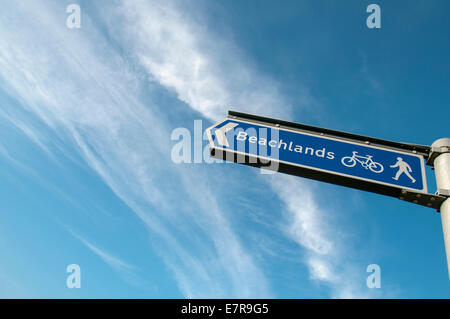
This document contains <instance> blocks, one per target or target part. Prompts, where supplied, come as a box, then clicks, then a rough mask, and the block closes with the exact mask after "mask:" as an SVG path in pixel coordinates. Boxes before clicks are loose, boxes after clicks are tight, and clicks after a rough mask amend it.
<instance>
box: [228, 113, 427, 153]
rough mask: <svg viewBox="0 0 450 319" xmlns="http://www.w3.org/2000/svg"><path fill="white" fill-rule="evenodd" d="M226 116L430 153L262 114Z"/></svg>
mask: <svg viewBox="0 0 450 319" xmlns="http://www.w3.org/2000/svg"><path fill="white" fill-rule="evenodd" d="M228 116H235V117H237V118H241V119H248V120H254V121H258V122H263V123H268V124H278V125H280V126H287V127H291V128H296V129H300V130H304V131H308V132H313V133H319V134H325V135H329V136H334V137H340V138H344V139H348V140H352V141H358V142H362V143H365V142H369V143H370V144H376V145H379V146H386V147H389V148H393V149H397V150H402V151H408V152H411V153H414V151H415V152H417V153H420V155H423V156H424V157H425V159H427V158H428V156H429V154H430V150H431V147H430V146H426V145H418V144H409V143H399V142H393V141H389V140H383V139H379V138H375V137H368V136H364V135H358V134H353V133H347V132H342V131H335V130H331V129H327V128H322V127H317V126H311V125H306V124H300V123H294V122H289V121H283V120H278V119H273V118H270V117H263V116H259V115H253V114H248V113H242V112H236V111H232V110H229V111H228Z"/></svg>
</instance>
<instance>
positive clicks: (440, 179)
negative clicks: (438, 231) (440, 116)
mask: <svg viewBox="0 0 450 319" xmlns="http://www.w3.org/2000/svg"><path fill="white" fill-rule="evenodd" d="M428 162H429V165H432V166H434V171H435V174H436V185H437V189H438V195H440V196H445V197H447V199H446V200H444V201H443V202H442V204H441V207H440V211H441V220H442V230H443V232H444V243H445V251H446V254H447V266H448V270H449V279H450V198H448V197H449V195H450V138H441V139H439V140H437V141H435V142H434V143H433V144H432V145H431V152H430V156H429V159H428Z"/></svg>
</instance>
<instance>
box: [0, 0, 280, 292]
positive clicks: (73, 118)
mask: <svg viewBox="0 0 450 319" xmlns="http://www.w3.org/2000/svg"><path fill="white" fill-rule="evenodd" d="M63 9H64V8H63V7H62V6H60V5H58V4H49V3H47V2H28V3H26V4H25V3H20V4H19V3H17V4H14V5H12V6H8V8H6V9H5V10H2V12H1V19H0V20H1V22H0V26H1V28H0V29H1V30H2V31H0V34H1V36H0V48H1V49H0V77H1V78H2V79H3V81H2V82H1V83H2V84H1V85H2V89H3V90H5V91H8V92H9V94H10V95H12V96H15V97H18V102H19V103H20V105H21V106H22V107H23V108H25V109H26V110H28V111H30V112H32V113H33V114H36V115H37V116H38V117H39V118H40V119H41V120H42V121H43V122H44V123H46V124H47V125H48V127H49V128H51V129H52V130H53V134H56V136H58V138H60V139H61V140H64V141H65V143H66V152H67V153H70V150H71V149H72V148H73V147H75V149H77V150H78V151H79V154H80V155H81V156H82V157H83V158H84V160H85V161H86V162H87V163H88V164H89V166H90V167H91V168H92V169H93V170H94V171H95V172H96V173H98V174H99V175H100V176H101V177H102V178H103V180H104V181H105V182H106V183H107V184H108V185H109V186H110V187H111V189H112V190H113V191H114V192H115V193H116V194H117V195H118V196H119V197H120V198H121V199H122V200H123V201H124V202H125V203H127V205H128V206H129V207H130V208H131V209H133V211H134V212H135V213H136V214H137V215H138V216H139V217H140V218H141V220H142V221H143V222H144V224H145V225H146V226H147V227H148V229H149V231H150V232H151V233H152V234H153V235H158V236H159V238H160V241H158V243H161V244H162V245H161V246H160V247H156V246H155V247H154V248H155V249H156V250H157V251H158V252H159V253H160V254H161V255H162V258H164V260H165V261H166V262H167V263H168V266H169V267H170V268H171V269H173V270H174V272H175V274H176V277H177V279H178V283H179V285H180V289H181V291H182V292H183V293H184V294H185V295H186V296H187V297H206V296H208V297H226V296H228V297H233V296H235V297H255V296H266V297H267V296H270V295H271V293H270V289H269V284H268V282H267V280H266V278H265V277H264V275H263V272H262V271H261V270H260V269H259V268H258V266H257V264H256V263H255V262H254V260H253V258H252V255H251V253H250V252H249V251H247V250H246V249H245V247H244V246H243V245H242V243H241V242H240V240H239V237H238V236H237V234H236V233H235V232H234V230H233V229H232V227H231V226H230V225H229V221H228V218H227V216H226V213H225V212H224V211H223V210H222V209H220V208H219V207H218V205H217V204H216V203H215V195H214V194H213V193H212V191H211V190H210V189H209V188H208V187H207V183H206V181H207V178H206V176H204V174H203V173H202V172H201V171H199V170H198V169H193V170H192V171H190V170H182V169H181V168H180V167H177V166H176V165H170V163H169V164H168V163H167V158H168V154H170V149H169V146H168V143H166V141H167V140H168V134H167V132H170V130H171V128H170V126H169V125H168V124H167V123H165V122H164V121H163V120H162V119H163V118H162V117H161V116H159V114H160V110H159V107H158V105H155V104H154V103H153V102H152V101H149V100H146V101H145V103H144V102H143V101H142V100H140V99H138V98H135V97H134V95H138V92H137V91H136V81H137V79H136V75H134V74H133V73H132V72H130V71H129V69H127V67H126V65H125V63H124V61H123V60H122V58H121V57H120V56H119V55H118V54H117V53H116V52H115V51H114V49H113V48H112V47H110V46H109V45H108V43H107V42H105V41H104V39H103V38H102V36H101V35H99V33H97V31H96V29H95V28H94V26H93V25H92V24H90V21H89V18H88V16H87V15H86V16H84V20H83V27H82V30H78V31H77V30H69V29H66V28H65V26H64V24H61V21H60V14H58V13H57V12H59V11H61V10H62V11H61V12H64V10H63ZM30 16H32V17H33V19H29V17H30ZM17 19H25V20H28V21H29V23H27V24H21V25H17V27H16V28H14V29H13V30H11V29H9V28H7V25H8V23H9V22H10V21H11V20H17ZM63 23H64V22H63ZM6 30H8V31H6ZM84 30H88V31H87V32H86V33H83V31H84ZM105 57H108V58H107V59H105ZM202 105H203V104H202ZM211 114H212V113H211ZM14 115H15V116H18V114H14ZM15 123H18V122H17V121H16V122H15ZM23 123H25V122H23ZM28 128H29V129H30V130H32V127H28ZM22 131H23V127H22ZM24 132H25V133H26V132H27V130H25V131H24ZM38 145H39V143H38ZM193 180H195V184H196V187H195V188H193V187H192V181H193ZM175 185H176V186H175ZM180 194H182V195H180ZM180 196H182V197H183V198H185V200H184V201H180V200H179V199H180ZM200 238H201V239H200ZM84 243H85V244H86V246H87V247H89V248H90V249H91V250H93V251H94V252H95V253H96V254H97V255H99V256H100V257H101V258H103V259H104V260H105V261H107V262H108V263H109V264H111V265H114V266H115V267H119V268H121V269H126V268H127V267H126V266H125V264H124V263H121V262H120V260H117V259H114V258H113V257H111V255H110V254H107V253H105V252H104V251H102V250H100V249H98V248H96V246H93V245H92V244H90V243H89V242H87V241H85V242H84ZM218 274H220V276H218Z"/></svg>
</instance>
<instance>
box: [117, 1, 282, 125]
mask: <svg viewBox="0 0 450 319" xmlns="http://www.w3.org/2000/svg"><path fill="white" fill-rule="evenodd" d="M183 4H185V3H183V2H181V1H170V2H168V1H160V0H153V1H123V2H122V5H121V6H120V7H119V8H117V10H119V11H120V12H121V13H122V14H123V15H124V20H123V21H122V23H118V22H117V20H116V21H114V22H113V23H111V25H110V27H112V28H113V30H114V32H115V34H119V35H120V36H121V37H122V38H121V39H122V41H123V42H125V43H127V45H128V47H129V48H131V50H132V52H133V54H135V55H136V57H137V59H138V61H139V63H140V64H141V65H143V66H144V68H145V69H146V70H147V71H148V74H150V75H151V78H152V79H154V80H155V81H157V82H159V83H160V84H162V85H163V86H165V87H167V88H169V89H171V90H173V91H175V92H176V94H177V96H178V98H179V99H180V100H181V101H184V102H185V103H187V104H188V105H189V106H190V107H192V108H193V109H194V110H196V111H198V112H200V113H201V114H203V115H204V116H205V117H207V118H209V119H213V120H217V119H219V118H221V117H223V116H224V115H225V114H226V110H227V109H228V108H233V109H237V110H241V111H246V112H250V113H257V114H267V115H278V116H279V117H286V116H287V115H288V114H289V113H290V106H289V105H288V103H287V102H286V99H285V97H284V96H283V95H282V94H280V92H279V85H278V83H276V82H275V81H273V80H271V79H270V78H268V77H266V76H264V74H261V73H258V72H257V71H256V70H254V69H253V68H252V67H251V66H250V65H251V63H250V62H249V61H248V59H247V58H246V57H245V55H244V54H243V53H242V52H239V49H238V48H237V47H236V46H235V45H234V44H233V43H232V42H230V41H227V40H226V39H224V38H223V35H220V34H213V33H212V32H211V31H210V29H208V28H207V27H205V26H202V25H199V24H198V23H196V22H194V21H193V20H192V19H190V18H189V12H186V10H187V8H186V7H184V8H182V9H181V10H180V8H179V7H182V6H183ZM190 10H192V11H193V10H196V7H193V8H190ZM186 13H187V14H186Z"/></svg>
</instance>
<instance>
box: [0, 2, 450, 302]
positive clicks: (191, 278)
mask: <svg viewBox="0 0 450 319" xmlns="http://www.w3.org/2000/svg"><path fill="white" fill-rule="evenodd" d="M71 3H73V2H72V1H58V2H55V1H44V0H42V1H20V2H14V3H8V4H7V3H6V2H3V3H2V10H0V106H1V107H0V132H1V134H0V181H1V183H0V256H1V258H0V297H4V298H14V297H19V298H184V297H192V298H195V297H205V298H207V297H214V298H220V297H243V298H245V297H250V298H258V297H274V298H349V297H350V298H351V297H356V298H358V297H362V298H448V297H450V288H449V281H448V273H447V266H446V262H445V254H444V243H443V238H442V229H441V223H440V216H439V214H438V213H436V212H435V211H433V210H431V209H426V208H423V207H419V206H414V205H413V204H409V203H405V202H401V201H400V200H396V199H393V198H383V197H382V196H380V195H376V194H370V193H366V192H361V191H357V190H352V189H348V188H343V187H338V186H334V185H327V184H323V183H319V182H315V181H310V180H305V179H301V178H296V177H292V176H287V175H282V174H275V175H266V174H260V172H259V171H258V170H257V169H254V168H250V167H246V166H242V165H235V164H217V163H216V164H207V163H180V164H176V163H174V162H173V161H172V159H171V151H172V148H173V146H174V145H175V144H176V141H174V140H172V139H171V134H172V132H173V131H174V130H175V129H177V128H186V129H188V130H190V131H191V132H193V129H194V121H195V120H202V126H203V129H206V128H207V127H208V126H210V125H212V124H213V123H214V122H216V121H218V120H221V119H223V118H224V117H225V116H226V115H227V111H228V109H230V108H231V109H234V110H237V111H243V112H249V113H255V114H260V115H265V116H274V117H277V118H281V119H285V120H290V121H296V122H301V123H306V124H311V125H317V126H323V127H328V128H332V129H336V130H344V131H349V132H352V133H357V134H363V135H368V136H374V137H379V138H385V139H390V140H395V141H403V142H410V143H417V144H424V145H431V143H432V142H433V141H434V140H436V139H438V138H441V137H447V136H448V135H449V134H448V133H449V130H448V118H449V115H450V112H449V107H448V106H449V105H450V96H449V94H448V92H449V89H448V88H449V87H450V80H449V78H448V76H447V75H448V74H449V72H450V62H449V60H448V57H449V56H450V43H449V41H448V38H449V34H448V32H449V30H450V22H449V21H448V18H447V15H448V14H447V13H448V11H449V10H450V6H449V4H448V2H447V1H445V0H443V1H419V0H416V1H395V2H392V1H380V0H379V1H374V3H377V4H379V5H380V7H381V12H382V13H381V19H382V27H381V29H376V30H372V29H368V28H367V27H366V24H365V20H366V18H367V16H368V14H367V13H366V7H367V5H369V4H370V3H372V2H371V1H345V3H344V2H337V1H309V0H308V1H287V0H284V1H281V2H274V1H250V0H246V1H202V0H198V1H100V0H97V1H79V2H78V4H79V5H80V7H81V28H80V29H69V28H67V27H66V18H67V16H68V13H66V7H67V6H68V5H69V4H71ZM192 142H193V141H192ZM203 145H204V146H206V141H203ZM427 174H428V177H429V179H428V188H429V191H430V192H434V191H435V188H436V187H435V183H434V178H433V173H432V172H431V171H429V172H427ZM69 264H78V265H79V266H80V268H81V283H82V284H81V285H82V286H81V288H79V289H76V288H74V289H69V288H67V287H66V278H67V276H68V273H66V267H67V265H69ZM370 264H378V265H379V266H380V268H381V285H382V286H381V288H379V289H369V288H368V287H367V286H366V278H367V276H368V275H369V274H368V273H367V272H366V267H367V266H368V265H370Z"/></svg>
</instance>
